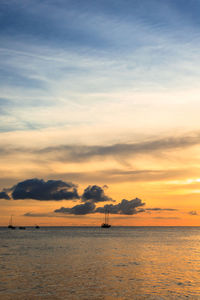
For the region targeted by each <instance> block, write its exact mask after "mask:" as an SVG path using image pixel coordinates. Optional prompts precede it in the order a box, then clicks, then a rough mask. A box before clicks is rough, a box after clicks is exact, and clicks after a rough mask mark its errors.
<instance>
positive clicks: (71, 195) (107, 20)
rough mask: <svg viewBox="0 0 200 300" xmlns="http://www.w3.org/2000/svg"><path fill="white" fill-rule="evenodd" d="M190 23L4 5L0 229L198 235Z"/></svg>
mask: <svg viewBox="0 0 200 300" xmlns="http://www.w3.org/2000/svg"><path fill="white" fill-rule="evenodd" d="M199 13H200V1H197V0H166V1H158V0H157V1H156V0H84V1H80V0H43V1H39V0H9V1H7V0H1V2H0V112H1V115H0V118H1V119H0V145H1V147H0V154H1V155H0V203H1V204H0V226H7V225H8V222H9V218H10V216H11V215H13V221H14V223H15V225H35V224H39V225H41V226H47V225H50V226H51V225H52V226H56V225H60V226H62V225H63V226H65V225H74V226H79V225H92V226H99V225H100V224H101V223H102V220H103V218H104V213H103V212H104V211H105V209H109V211H110V221H111V224H112V225H113V226H114V225H124V226H125V225H129V226H140V225H142V226H143V225H151V226H155V225H159V226H160V225H161V226H162V225H163V226H166V225H172V226H173V225H178V226H182V225H198V226H199V225H200V84H199V82H200V51H199V49H200V19H199ZM105 207H106V208H105Z"/></svg>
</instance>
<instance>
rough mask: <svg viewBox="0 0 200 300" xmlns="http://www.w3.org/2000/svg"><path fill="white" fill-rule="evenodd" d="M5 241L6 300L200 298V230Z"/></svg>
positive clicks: (23, 235) (0, 262)
mask: <svg viewBox="0 0 200 300" xmlns="http://www.w3.org/2000/svg"><path fill="white" fill-rule="evenodd" d="M0 235H1V241H2V243H1V246H0V266H1V268H0V270H1V271H0V277H1V282H0V299H20V300H21V299H22V300H24V299H97V300H98V299H108V300H109V299H110V300H112V299H188V298H189V299H200V228H142V227H141V228H111V229H109V230H107V229H101V228H71V229H70V228H64V229H52V228H49V229H41V230H40V231H38V232H36V231H34V230H33V229H28V230H27V231H26V232H21V231H15V232H14V231H13V232H10V231H9V232H8V230H7V229H4V231H3V230H0Z"/></svg>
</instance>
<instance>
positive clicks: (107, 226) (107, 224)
mask: <svg viewBox="0 0 200 300" xmlns="http://www.w3.org/2000/svg"><path fill="white" fill-rule="evenodd" d="M110 227H111V225H110V224H109V211H105V222H104V223H102V224H101V228H110Z"/></svg>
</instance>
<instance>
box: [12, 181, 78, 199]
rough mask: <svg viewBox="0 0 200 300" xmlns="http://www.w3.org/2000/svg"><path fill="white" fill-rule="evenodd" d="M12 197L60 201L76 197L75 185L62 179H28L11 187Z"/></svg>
mask: <svg viewBox="0 0 200 300" xmlns="http://www.w3.org/2000/svg"><path fill="white" fill-rule="evenodd" d="M11 190H12V198H13V199H14V200H18V199H34V200H40V201H51V200H52V201H60V200H71V199H78V198H79V195H78V192H77V186H76V185H74V184H73V183H69V182H64V181H62V180H48V181H46V182H45V181H44V180H43V179H37V178H34V179H28V180H25V181H22V182H19V183H18V184H17V185H16V186H14V187H13V188H11Z"/></svg>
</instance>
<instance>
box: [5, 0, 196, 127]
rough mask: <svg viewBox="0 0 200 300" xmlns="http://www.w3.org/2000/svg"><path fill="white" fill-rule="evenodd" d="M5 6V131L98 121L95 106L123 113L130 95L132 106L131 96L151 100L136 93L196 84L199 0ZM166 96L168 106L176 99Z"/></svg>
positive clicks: (137, 106)
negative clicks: (123, 107)
mask: <svg viewBox="0 0 200 300" xmlns="http://www.w3.org/2000/svg"><path fill="white" fill-rule="evenodd" d="M0 8H1V14H0V22H1V24H0V37H1V47H0V56H1V64H0V70H1V72H0V82H1V85H0V91H1V101H0V107H1V110H0V111H1V114H2V122H1V124H2V126H1V131H15V130H16V129H17V130H26V129H28V130H29V129H33V130H34V129H38V128H47V127H49V126H52V124H53V126H55V127H59V126H65V125H71V124H74V123H75V124H80V123H82V124H88V122H89V123H91V122H92V124H94V123H95V120H93V118H92V117H91V114H92V115H94V114H96V113H97V111H99V113H100V114H102V115H103V114H104V115H105V111H104V108H105V105H108V106H109V105H110V106H112V110H113V111H116V115H118V106H120V105H122V104H124V103H125V105H127V111H129V106H130V105H132V103H133V102H135V103H136V104H135V107H134V110H135V111H137V110H140V109H141V106H142V107H143V108H144V109H145V107H146V106H147V105H148V103H150V105H151V104H152V102H153V100H152V98H151V99H150V100H149V99H147V98H146V100H137V99H136V97H134V95H135V93H136V95H137V93H140V94H141V93H145V94H146V95H148V94H156V95H157V94H158V93H162V92H165V93H171V92H172V91H173V92H174V91H176V92H182V90H185V89H186V90H188V89H189V90H191V89H196V88H197V87H198V78H199V75H200V74H199V73H200V71H199V56H200V55H199V51H198V49H199V43H200V41H199V13H198V12H199V8H200V2H199V1H42V2H41V1H1V4H0ZM123 95H129V96H127V97H126V96H123ZM130 95H132V98H134V100H127V99H128V98H130ZM152 97H153V96H152ZM135 99H136V100H135ZM138 99H139V98H138ZM168 99H169V98H168ZM186 100H187V99H186V97H185V101H186ZM160 101H162V102H163V103H164V106H165V105H166V106H167V107H169V109H170V102H173V100H170V99H169V100H167V102H168V103H167V102H166V100H162V99H161V100H160ZM190 101H191V99H190ZM138 102H139V103H138ZM183 102H184V101H183ZM105 103H106V104H105ZM171 105H172V103H171ZM30 109H31V110H32V112H31V113H30ZM38 109H40V113H39V114H38ZM132 109H133V108H132ZM47 110H48V112H47V115H46V114H45V111H47ZM74 110H75V111H76V112H77V115H76V114H75V113H74ZM91 110H92V112H91V114H88V113H87V112H89V111H91ZM93 110H94V111H93ZM108 110H109V108H108ZM41 111H43V114H42V115H41ZM63 111H65V112H66V114H68V115H69V114H71V115H73V120H70V118H69V120H64V117H60V115H59V112H61V114H62V112H63ZM83 111H84V113H83ZM16 113H17V117H16ZM124 113H125V114H126V112H124ZM150 115H151V113H150ZM49 118H51V121H49V120H48V119H49ZM119 118H121V117H120V116H119ZM122 118H123V117H122ZM128 118H129V116H128ZM66 119H67V118H66ZM97 119H98V118H97ZM52 122H53V123H52Z"/></svg>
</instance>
